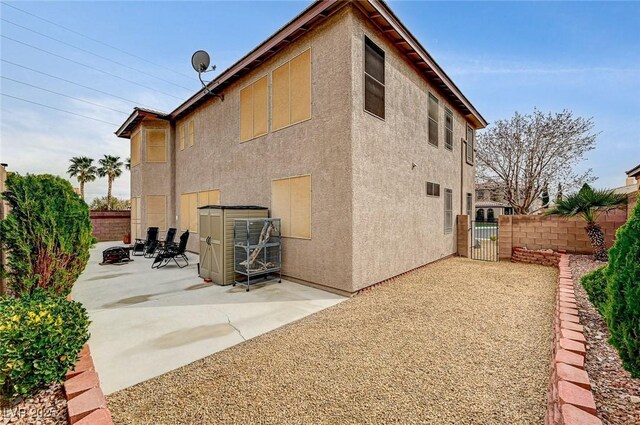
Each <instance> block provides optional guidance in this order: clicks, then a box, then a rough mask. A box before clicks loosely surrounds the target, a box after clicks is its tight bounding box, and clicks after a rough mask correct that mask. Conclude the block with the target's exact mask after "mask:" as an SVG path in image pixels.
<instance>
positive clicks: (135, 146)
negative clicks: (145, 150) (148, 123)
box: [131, 131, 142, 167]
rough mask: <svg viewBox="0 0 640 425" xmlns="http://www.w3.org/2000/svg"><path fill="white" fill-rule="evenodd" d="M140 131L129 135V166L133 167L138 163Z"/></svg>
mask: <svg viewBox="0 0 640 425" xmlns="http://www.w3.org/2000/svg"><path fill="white" fill-rule="evenodd" d="M141 134H142V132H141V131H138V132H137V133H136V134H134V135H133V137H131V166H132V167H135V166H136V165H138V164H140V139H141Z"/></svg>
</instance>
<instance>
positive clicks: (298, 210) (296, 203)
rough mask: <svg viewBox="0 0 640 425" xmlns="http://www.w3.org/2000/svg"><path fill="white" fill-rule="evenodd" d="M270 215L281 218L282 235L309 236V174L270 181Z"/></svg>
mask: <svg viewBox="0 0 640 425" xmlns="http://www.w3.org/2000/svg"><path fill="white" fill-rule="evenodd" d="M271 216H272V217H274V218H280V219H281V220H282V223H281V225H282V236H287V237H292V238H302V239H310V238H311V176H299V177H287V178H284V179H278V180H274V181H272V182H271Z"/></svg>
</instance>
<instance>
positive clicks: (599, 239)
mask: <svg viewBox="0 0 640 425" xmlns="http://www.w3.org/2000/svg"><path fill="white" fill-rule="evenodd" d="M584 229H585V230H586V231H587V235H588V236H589V239H590V240H591V246H592V247H593V258H594V259H595V260H597V261H608V260H609V255H608V254H607V247H606V245H605V243H604V233H603V232H602V228H601V227H600V225H599V224H598V223H590V224H587V226H586V227H585V228H584Z"/></svg>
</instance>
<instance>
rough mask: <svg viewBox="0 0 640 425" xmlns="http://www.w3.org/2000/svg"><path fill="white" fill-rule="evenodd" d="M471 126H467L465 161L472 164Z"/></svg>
mask: <svg viewBox="0 0 640 425" xmlns="http://www.w3.org/2000/svg"><path fill="white" fill-rule="evenodd" d="M473 136H474V134H473V128H471V126H469V125H468V126H467V152H466V156H467V163H469V164H473V144H474V142H473Z"/></svg>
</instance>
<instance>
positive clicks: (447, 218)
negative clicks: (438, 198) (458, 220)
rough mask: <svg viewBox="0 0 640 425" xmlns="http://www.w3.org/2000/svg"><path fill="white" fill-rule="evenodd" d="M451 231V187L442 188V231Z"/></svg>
mask: <svg viewBox="0 0 640 425" xmlns="http://www.w3.org/2000/svg"><path fill="white" fill-rule="evenodd" d="M452 231H453V191H452V190H451V189H445V190H444V232H445V233H451V232H452Z"/></svg>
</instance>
